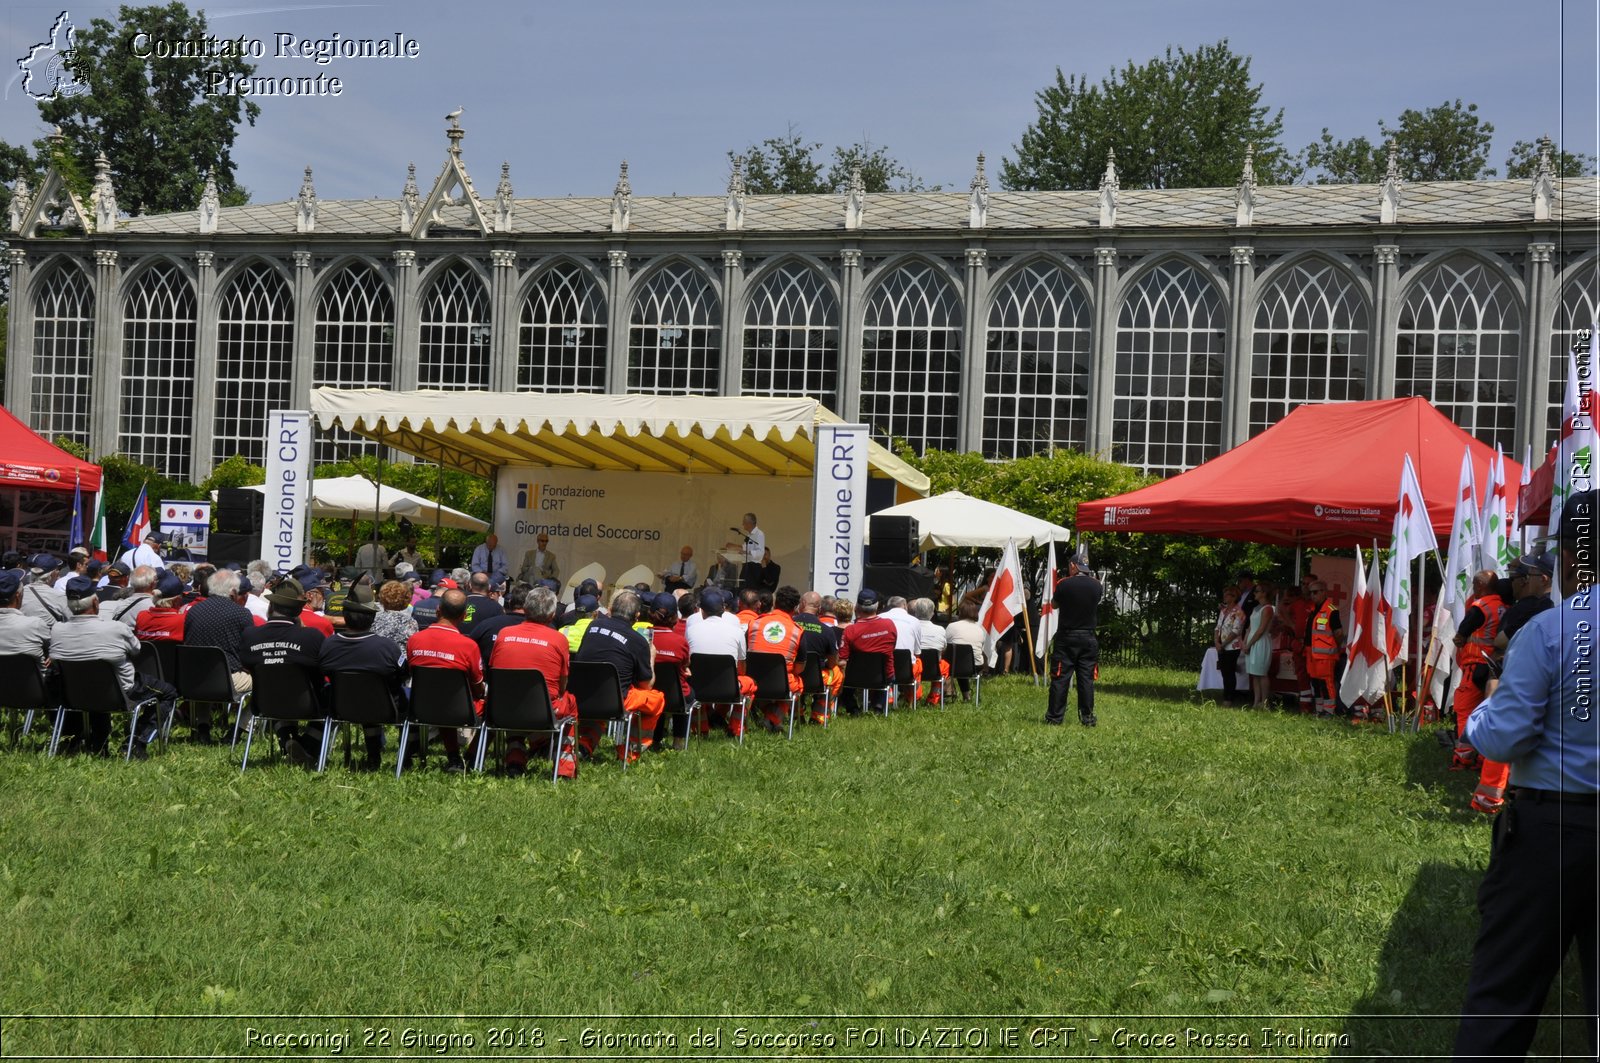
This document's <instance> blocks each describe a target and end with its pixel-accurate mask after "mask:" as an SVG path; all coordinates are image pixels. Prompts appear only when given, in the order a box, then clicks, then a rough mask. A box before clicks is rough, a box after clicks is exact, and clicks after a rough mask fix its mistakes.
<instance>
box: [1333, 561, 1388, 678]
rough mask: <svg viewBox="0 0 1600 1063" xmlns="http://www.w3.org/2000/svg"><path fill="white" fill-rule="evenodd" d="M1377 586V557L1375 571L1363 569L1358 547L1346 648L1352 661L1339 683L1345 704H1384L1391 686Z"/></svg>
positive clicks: (1374, 562) (1373, 563)
mask: <svg viewBox="0 0 1600 1063" xmlns="http://www.w3.org/2000/svg"><path fill="white" fill-rule="evenodd" d="M1377 586H1378V555H1377V553H1376V551H1374V553H1373V555H1372V572H1371V574H1370V575H1369V574H1368V573H1367V572H1366V570H1364V569H1363V568H1362V567H1361V547H1359V546H1358V547H1356V584H1355V590H1354V592H1353V594H1352V595H1351V599H1350V602H1351V610H1350V611H1351V612H1352V613H1354V614H1355V616H1354V617H1353V619H1352V623H1353V624H1354V625H1355V626H1354V627H1353V628H1352V629H1351V632H1350V642H1349V644H1348V647H1347V653H1348V654H1349V659H1348V661H1347V662H1346V664H1345V669H1344V677H1343V678H1342V679H1341V680H1340V681H1339V700H1340V701H1342V702H1344V703H1345V704H1346V705H1355V704H1357V703H1358V702H1365V703H1366V704H1367V705H1376V704H1378V703H1379V702H1381V701H1383V692H1384V690H1385V689H1386V688H1387V687H1388V685H1389V660H1388V655H1387V653H1386V652H1385V649H1384V644H1385V642H1387V639H1386V638H1385V637H1384V633H1383V613H1382V612H1381V611H1380V610H1379V609H1378V606H1377V600H1376V598H1375V597H1374V596H1373V593H1372V590H1371V589H1372V588H1376V587H1377Z"/></svg>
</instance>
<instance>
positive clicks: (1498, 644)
mask: <svg viewBox="0 0 1600 1063" xmlns="http://www.w3.org/2000/svg"><path fill="white" fill-rule="evenodd" d="M1555 574H1556V555H1555V554H1552V553H1542V554H1523V555H1522V556H1521V557H1519V558H1517V559H1516V560H1515V561H1513V562H1511V595H1512V600H1511V604H1510V605H1508V606H1506V611H1505V613H1504V614H1502V615H1501V617H1500V630H1499V631H1498V632H1496V633H1495V637H1494V646H1495V650H1496V651H1497V652H1498V653H1499V656H1500V657H1501V658H1502V659H1504V657H1505V652H1506V647H1507V646H1509V645H1511V637H1512V636H1513V635H1515V634H1516V633H1517V632H1518V631H1520V630H1521V629H1522V627H1523V625H1525V624H1526V623H1527V622H1528V621H1530V620H1532V619H1533V618H1534V617H1536V616H1538V615H1539V614H1540V613H1542V612H1544V611H1545V610H1546V609H1553V608H1555V603H1553V602H1552V601H1551V600H1550V582H1551V580H1553V579H1554V578H1555ZM1492 682H1493V681H1492V680H1491V683H1492Z"/></svg>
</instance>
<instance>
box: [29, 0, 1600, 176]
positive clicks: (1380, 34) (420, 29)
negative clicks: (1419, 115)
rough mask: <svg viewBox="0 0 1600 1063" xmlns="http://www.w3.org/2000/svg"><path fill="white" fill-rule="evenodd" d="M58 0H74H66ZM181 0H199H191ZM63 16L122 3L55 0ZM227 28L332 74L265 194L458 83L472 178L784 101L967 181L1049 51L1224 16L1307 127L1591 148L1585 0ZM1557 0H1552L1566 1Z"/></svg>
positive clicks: (396, 164)
mask: <svg viewBox="0 0 1600 1063" xmlns="http://www.w3.org/2000/svg"><path fill="white" fill-rule="evenodd" d="M63 2H64V0H55V2H54V3H49V4H37V3H32V2H30V0H11V2H10V3H8V4H7V5H6V7H5V12H4V15H3V16H0V17H3V19H4V22H3V27H0V29H3V38H0V55H3V57H4V58H5V60H6V69H5V75H6V77H7V79H8V80H9V85H8V88H7V93H6V98H5V99H4V100H0V139H5V140H7V141H10V142H13V143H17V142H27V141H31V140H32V139H33V138H34V137H36V136H38V135H40V134H41V133H42V132H44V131H45V130H44V128H43V127H42V125H41V123H40V121H39V118H38V113H37V110H36V109H35V106H34V104H33V103H32V101H31V100H29V99H28V98H27V97H26V96H25V95H24V94H23V93H22V92H21V91H20V89H19V86H18V82H17V80H16V78H15V77H12V75H13V74H14V73H15V59H16V57H18V56H21V55H23V54H24V53H25V52H26V51H27V49H28V47H29V45H31V44H33V43H35V42H36V41H37V40H39V39H40V38H41V37H42V36H43V35H45V34H47V33H48V30H49V27H50V24H51V22H52V21H53V20H54V18H55V16H56V15H57V14H58V13H59V12H60V11H61V9H62V4H63ZM65 2H68V3H70V0H65ZM191 6H194V5H191ZM69 10H70V11H71V13H72V16H73V18H74V20H75V21H76V22H78V23H80V24H86V23H87V22H88V21H89V20H90V19H91V18H94V17H96V16H100V17H114V15H115V7H114V6H109V5H104V4H95V5H85V6H82V7H79V6H69ZM205 10H206V12H207V15H208V18H209V19H210V20H211V28H212V30H213V32H215V33H216V34H217V35H219V36H223V35H226V36H230V37H231V36H238V35H240V34H243V35H246V36H249V37H253V38H260V39H263V40H264V41H265V42H266V45H267V48H268V53H269V54H268V57H267V58H265V59H263V60H260V61H259V62H258V66H259V68H260V70H259V72H260V73H261V74H264V75H272V76H282V75H290V74H294V75H300V76H311V75H315V74H317V73H319V72H320V73H325V74H329V75H337V76H338V77H340V78H341V79H342V80H343V82H344V92H343V95H341V96H340V97H338V98H298V99H282V98H278V99H272V98H269V99H263V100H260V101H259V102H260V103H261V105H262V114H261V117H260V119H259V121H258V122H257V125H256V126H255V128H253V129H252V128H246V129H245V130H244V131H243V132H242V133H241V135H240V138H239V142H238V144H237V146H236V149H235V157H236V160H237V162H238V164H239V178H240V181H241V182H242V183H243V184H244V185H245V186H246V187H247V188H248V189H250V191H251V194H252V197H253V198H254V199H255V200H257V201H271V200H282V199H288V198H291V197H293V196H294V195H295V193H296V191H297V190H298V188H299V185H300V178H301V171H302V170H303V168H304V167H305V166H306V165H311V166H312V167H314V169H315V174H316V185H317V191H318V194H319V195H321V196H323V197H324V198H366V197H372V196H385V197H392V196H396V195H398V193H399V191H400V187H401V185H402V183H403V181H404V179H405V167H406V163H407V162H408V161H414V162H416V163H417V168H418V172H419V179H420V180H421V182H422V183H423V185H424V191H426V184H427V182H428V181H429V180H431V178H432V176H433V175H434V173H436V172H437V169H438V167H439V164H440V162H441V160H442V158H443V151H444V148H445V140H444V137H443V129H444V126H445V123H444V121H443V116H444V115H445V114H446V113H447V112H449V111H452V110H454V109H455V108H456V107H458V106H462V107H465V113H464V114H463V116H462V120H461V121H462V125H463V127H464V128H465V129H466V130H467V131H468V136H467V139H466V141H465V144H464V154H465V158H466V161H467V165H468V168H469V169H470V170H471V172H472V173H473V175H474V177H475V178H476V184H477V185H478V187H479V190H480V192H483V193H485V194H487V193H490V192H492V190H493V188H494V185H495V183H496V181H497V180H498V175H499V164H500V163H501V161H502V160H505V161H509V162H510V163H511V174H512V182H513V184H514V185H515V187H516V191H517V194H518V195H519V196H562V195H609V194H610V191H611V188H612V185H613V184H614V183H615V181H616V174H617V164H618V162H619V160H621V159H623V158H627V159H628V161H629V168H630V177H631V180H632V184H633V189H634V191H635V193H637V194H641V195H668V194H674V193H676V194H681V195H706V194H719V193H721V191H722V190H723V189H724V187H725V186H726V183H727V158H726V152H727V151H728V150H729V149H733V148H741V147H743V146H745V145H748V144H750V143H753V142H757V141H760V140H762V139H764V138H766V137H768V136H773V135H778V134H782V133H784V132H785V131H786V130H787V129H788V128H789V126H790V125H791V124H793V125H794V126H795V127H796V128H798V129H799V130H800V132H802V133H803V134H804V135H805V137H806V138H807V139H808V140H813V141H821V142H823V143H824V144H825V145H828V146H829V147H831V146H832V145H834V144H848V143H853V142H855V141H858V140H863V139H870V140H871V141H872V142H873V143H874V144H882V145H885V146H886V147H887V148H888V150H889V151H890V153H891V154H892V155H894V156H895V157H897V158H898V159H900V160H901V161H902V162H903V163H905V164H906V165H908V166H909V167H910V168H911V169H912V170H913V171H914V172H915V173H916V174H918V175H919V176H920V177H921V178H922V179H923V180H924V181H926V182H929V183H932V184H943V185H944V186H945V187H947V188H956V189H960V190H965V188H966V186H967V182H968V180H969V179H970V177H971V175H972V166H973V157H974V156H975V155H976V154H977V152H979V151H983V152H985V153H987V155H988V156H989V159H990V172H991V174H993V173H994V172H995V170H996V169H997V168H998V164H999V159H1000V157H1002V156H1005V155H1009V154H1011V152H1012V146H1013V145H1014V144H1015V143H1016V142H1017V140H1018V139H1019V137H1020V135H1021V133H1022V131H1023V129H1025V128H1026V127H1027V125H1028V124H1029V122H1030V121H1032V120H1033V118H1034V117H1035V114H1036V110H1035V105H1034V100H1033V96H1034V93H1035V92H1036V91H1037V90H1038V89H1039V88H1041V87H1042V86H1044V85H1046V84H1047V83H1049V82H1050V81H1051V80H1052V78H1053V77H1054V73H1055V69H1056V67H1057V66H1060V67H1061V68H1062V69H1063V70H1064V71H1066V72H1067V73H1069V74H1071V73H1080V72H1081V73H1086V74H1089V75H1090V76H1092V77H1094V78H1099V77H1100V76H1102V75H1104V74H1105V73H1107V72H1108V71H1109V70H1110V69H1111V68H1113V67H1116V66H1121V65H1123V64H1124V63H1126V62H1127V61H1128V60H1130V59H1131V60H1134V61H1137V62H1143V61H1145V60H1147V59H1149V58H1150V57H1152V56H1155V55H1157V54H1159V53H1160V52H1161V51H1162V50H1163V49H1165V48H1166V47H1167V46H1168V45H1175V46H1181V47H1185V48H1190V49H1192V48H1194V47H1196V46H1199V45H1201V44H1208V43H1213V42H1215V41H1217V40H1218V39H1220V38H1223V37H1227V38H1228V39H1229V40H1230V41H1231V43H1232V46H1233V48H1234V50H1235V51H1237V52H1240V53H1242V54H1245V55H1248V56H1250V57H1251V72H1252V74H1253V76H1254V78H1255V79H1256V80H1257V81H1258V82H1260V83H1262V84H1263V85H1264V86H1265V99H1266V101H1267V102H1268V103H1269V104H1270V105H1271V106H1273V107H1275V108H1276V107H1281V108H1283V111H1284V130H1285V141H1286V143H1287V144H1288V146H1289V147H1290V148H1291V149H1294V150H1298V149H1299V148H1301V147H1303V146H1304V145H1305V144H1307V143H1309V142H1310V141H1312V140H1314V139H1315V138H1316V137H1317V136H1318V135H1319V134H1320V132H1321V130H1322V128H1323V127H1324V126H1327V127H1328V128H1329V129H1330V130H1331V131H1332V132H1333V134H1334V135H1335V136H1336V137H1349V136H1355V135H1358V134H1361V135H1367V136H1369V137H1373V138H1374V139H1375V138H1376V137H1377V134H1378V129H1377V123H1378V120H1379V119H1380V118H1385V119H1389V120H1391V121H1392V120H1393V119H1394V118H1395V117H1396V116H1397V115H1398V114H1399V112H1400V111H1401V110H1403V109H1405V108H1407V107H1416V108H1424V107H1428V106H1432V105H1435V104H1439V103H1442V102H1444V101H1446V100H1453V99H1456V98H1458V97H1459V98H1461V99H1462V100H1464V101H1467V102H1475V103H1477V104H1478V105H1479V108H1480V113H1481V114H1482V115H1483V116H1484V117H1485V118H1486V119H1487V120H1489V121H1490V122H1492V123H1493V124H1494V126H1495V144H1494V151H1493V155H1492V162H1493V164H1494V165H1495V166H1497V167H1503V165H1504V161H1505V156H1506V153H1507V150H1508V149H1509V147H1510V146H1511V144H1512V142H1513V141H1514V140H1516V139H1519V138H1529V139H1531V138H1534V137H1537V136H1539V135H1541V134H1546V133H1548V134H1549V135H1551V136H1553V137H1560V136H1562V135H1563V134H1564V136H1565V142H1566V144H1567V145H1568V146H1569V147H1571V148H1573V149H1576V150H1582V151H1587V152H1589V153H1595V152H1596V144H1597V140H1600V136H1597V132H1596V97H1597V87H1596V86H1597V82H1596V55H1597V40H1596V5H1595V3H1594V2H1593V0H1530V2H1527V3H1524V4H1521V5H1512V4H1508V3H1505V2H1504V0H1452V2H1448V3H1446V2H1438V0H1427V2H1422V0H1386V2H1372V0H1342V2H1337V3H1317V4H1310V3H1303V2H1300V3H1297V2H1294V0H1114V2H1112V0H1099V2H1095V3H1086V2H1078V0H1055V2H1049V0H991V2H988V3H972V2H966V3H942V2H932V0H925V2H922V3H901V2H885V0H876V2H875V0H843V2H842V0H812V2H809V3H794V2H787V3H772V2H764V0H745V2H741V3H733V2H728V0H677V2H673V0H657V2H650V3H647V2H639V0H581V2H570V0H569V2H565V3H545V2H541V0H530V2H526V3H509V2H505V0H491V2H474V3H457V4H454V5H447V4H439V3H414V2H409V0H408V2H401V3H392V4H341V5H318V4H303V5H292V6H291V5H284V6H273V5H270V4H261V3H257V4H250V5H244V4H237V5H207V6H206V7H205ZM1563 15H1564V16H1565V19H1564V21H1563ZM278 32H291V33H295V34H297V35H299V36H302V37H317V36H326V35H329V34H332V33H335V32H337V33H339V34H341V35H343V36H345V37H358V38H360V37H382V36H390V35H393V34H395V33H403V34H406V35H408V36H409V37H412V38H415V39H416V40H417V42H418V45H419V47H420V51H421V54H420V56H419V57H418V58H416V59H412V60H401V61H391V60H378V59H355V60H352V59H337V60H335V61H333V62H332V63H330V64H328V65H327V66H321V67H319V66H316V65H314V64H312V63H310V62H308V61H306V60H303V59H302V60H296V59H277V58H273V57H272V56H271V49H272V46H273V35H274V34H275V33H278Z"/></svg>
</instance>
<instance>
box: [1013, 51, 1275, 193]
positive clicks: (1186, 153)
mask: <svg viewBox="0 0 1600 1063" xmlns="http://www.w3.org/2000/svg"><path fill="white" fill-rule="evenodd" d="M1262 91H1263V90H1262V86H1261V85H1260V84H1256V83H1252V82H1251V79H1250V60H1249V58H1248V57H1245V56H1240V55H1236V54H1235V53H1234V52H1233V50H1232V49H1231V48H1230V47H1229V45H1228V42H1227V40H1226V39H1224V40H1221V41H1219V42H1217V43H1216V44H1214V45H1206V46H1202V47H1200V48H1199V49H1197V50H1195V51H1193V52H1188V51H1185V50H1184V49H1182V48H1179V49H1177V51H1176V53H1174V51H1173V49H1171V48H1168V49H1167V50H1166V53H1165V54H1164V55H1162V56H1158V57H1157V58H1155V59H1152V60H1150V61H1149V62H1147V63H1145V64H1143V65H1136V64H1134V63H1132V62H1130V63H1129V64H1128V65H1127V66H1126V67H1124V68H1123V69H1122V70H1120V71H1115V70H1114V71H1112V72H1111V73H1110V74H1109V75H1107V76H1106V77H1105V78H1103V79H1101V81H1100V82H1099V83H1098V84H1091V83H1090V81H1089V79H1088V77H1086V76H1085V75H1082V74H1079V75H1075V76H1072V77H1068V76H1067V75H1066V74H1064V73H1062V71H1061V69H1060V68H1059V67H1058V68H1057V69H1056V80H1055V84H1053V85H1048V86H1046V87H1045V88H1044V89H1041V90H1040V91H1039V92H1038V93H1036V94H1035V100H1036V101H1037V103H1038V108H1039V117H1038V120H1037V121H1036V122H1034V123H1033V124H1032V125H1030V126H1029V127H1028V128H1027V130H1025V131H1024V132H1023V134H1022V142H1021V143H1020V144H1017V145H1015V146H1014V148H1013V150H1014V151H1015V152H1016V158H1015V159H1005V160H1003V161H1002V162H1001V164H1000V181H1001V183H1002V184H1003V185H1004V186H1005V187H1006V188H1010V189H1021V190H1028V191H1044V190H1054V189H1094V188H1098V187H1099V186H1100V179H1101V176H1102V175H1103V174H1104V173H1105V167H1106V157H1107V155H1108V153H1110V152H1111V151H1112V150H1113V149H1114V150H1115V151H1116V155H1117V175H1118V180H1119V181H1120V183H1121V184H1122V186H1123V187H1131V188H1218V187H1227V186H1230V185H1232V184H1234V183H1235V182H1237V181H1238V179H1239V173H1240V170H1241V168H1242V167H1243V165H1244V155H1245V147H1246V145H1254V147H1255V171H1256V180H1258V181H1261V182H1263V183H1266V184H1281V183H1284V182H1288V181H1293V180H1294V179H1295V178H1296V177H1297V176H1298V175H1299V172H1300V171H1299V166H1298V163H1297V161H1296V160H1295V159H1294V158H1293V157H1292V156H1290V154H1289V153H1288V152H1287V151H1286V150H1285V149H1284V146H1283V143H1282V137H1283V111H1282V110H1281V109H1280V110H1278V111H1276V112H1274V111H1271V110H1270V109H1269V108H1268V107H1267V106H1266V105H1265V104H1264V103H1262V102H1261V97H1262Z"/></svg>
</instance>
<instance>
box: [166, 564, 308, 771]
mask: <svg viewBox="0 0 1600 1063" xmlns="http://www.w3.org/2000/svg"><path fill="white" fill-rule="evenodd" d="M226 575H227V573H225V572H219V573H217V574H216V575H215V576H213V577H211V583H212V594H213V595H215V593H216V584H217V581H218V580H223V581H224V582H226V580H225V579H224V577H225V576H226ZM236 578H237V577H236ZM210 600H211V599H209V598H208V599H207V601H210ZM202 604H204V603H202ZM305 605H306V594H305V590H304V589H303V588H302V587H301V586H300V583H299V581H297V580H295V579H293V578H290V579H286V580H283V581H282V582H280V583H279V584H278V585H277V586H276V587H274V588H273V589H272V590H271V591H269V592H267V622H266V623H265V624H262V625H261V626H260V627H255V626H254V625H252V626H251V627H250V630H249V631H248V632H246V633H245V634H244V636H243V637H242V638H241V639H240V642H239V651H238V652H239V660H240V662H241V664H242V665H243V666H244V667H245V668H247V669H249V673H250V677H251V679H252V681H253V679H254V676H255V675H256V674H258V673H260V672H262V671H263V670H265V669H268V668H283V667H296V668H304V669H306V670H307V671H309V672H312V673H314V674H315V675H317V676H318V677H319V683H320V677H321V675H322V644H323V641H324V640H323V635H322V633H321V632H320V631H315V630H312V629H311V628H308V627H306V626H305V625H304V624H302V623H300V619H301V616H302V613H303V611H304V609H305ZM199 609H200V606H196V607H195V609H193V610H190V623H191V624H192V623H193V622H194V619H193V617H194V613H195V612H196V611H198V610H199ZM240 611H241V612H243V611H244V610H243V607H240ZM295 724H296V721H291V720H281V721H279V722H278V726H277V735H278V745H279V748H280V749H282V751H283V755H284V759H286V760H288V761H289V762H290V763H293V764H298V765H300V766H301V767H311V766H313V765H315V764H316V763H317V760H318V751H319V750H320V749H321V745H322V739H321V735H320V734H312V733H311V731H310V730H309V729H299V730H297V729H296V726H295Z"/></svg>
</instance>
